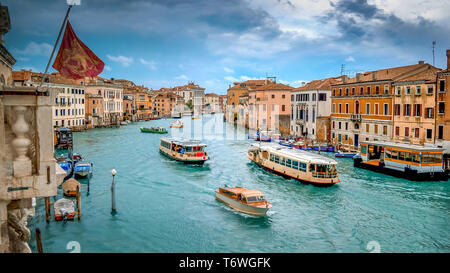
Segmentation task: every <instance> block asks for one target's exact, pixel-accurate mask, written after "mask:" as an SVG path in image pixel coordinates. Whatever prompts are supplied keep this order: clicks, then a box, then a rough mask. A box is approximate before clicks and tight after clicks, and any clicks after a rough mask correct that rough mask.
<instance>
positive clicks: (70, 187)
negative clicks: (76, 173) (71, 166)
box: [62, 178, 81, 197]
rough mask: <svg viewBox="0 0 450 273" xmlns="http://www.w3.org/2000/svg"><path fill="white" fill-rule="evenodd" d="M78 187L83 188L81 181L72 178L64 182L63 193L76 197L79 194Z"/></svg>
mask: <svg viewBox="0 0 450 273" xmlns="http://www.w3.org/2000/svg"><path fill="white" fill-rule="evenodd" d="M77 188H78V189H80V188H81V184H80V182H78V181H77V180H75V179H74V178H70V179H69V180H67V181H66V182H64V183H63V184H62V189H63V194H64V195H65V196H70V197H75V196H77Z"/></svg>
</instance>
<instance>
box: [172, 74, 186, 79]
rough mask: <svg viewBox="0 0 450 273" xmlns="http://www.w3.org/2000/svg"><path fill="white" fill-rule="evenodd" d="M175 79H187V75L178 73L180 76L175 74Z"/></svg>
mask: <svg viewBox="0 0 450 273" xmlns="http://www.w3.org/2000/svg"><path fill="white" fill-rule="evenodd" d="M175 79H176V80H188V77H187V76H186V75H184V74H183V75H180V76H177V77H175Z"/></svg>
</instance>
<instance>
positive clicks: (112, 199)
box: [111, 169, 117, 212]
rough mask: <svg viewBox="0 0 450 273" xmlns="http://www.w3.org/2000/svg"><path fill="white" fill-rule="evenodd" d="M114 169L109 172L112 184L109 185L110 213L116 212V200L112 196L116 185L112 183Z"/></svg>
mask: <svg viewBox="0 0 450 273" xmlns="http://www.w3.org/2000/svg"><path fill="white" fill-rule="evenodd" d="M116 173H117V172H116V169H112V170H111V174H112V184H111V211H112V212H115V211H116V198H115V195H114V191H115V185H116V183H115V182H114V176H116Z"/></svg>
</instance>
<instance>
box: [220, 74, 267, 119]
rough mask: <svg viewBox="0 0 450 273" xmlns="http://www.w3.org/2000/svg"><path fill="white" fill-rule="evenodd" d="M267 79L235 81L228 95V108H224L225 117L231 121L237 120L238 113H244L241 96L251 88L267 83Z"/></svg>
mask: <svg viewBox="0 0 450 273" xmlns="http://www.w3.org/2000/svg"><path fill="white" fill-rule="evenodd" d="M266 82H267V80H248V81H244V82H235V83H233V84H234V85H233V86H231V85H230V86H229V88H228V90H227V97H226V109H224V113H225V119H226V120H228V121H229V122H237V121H238V119H239V118H238V115H244V111H246V109H245V107H244V106H243V105H241V104H240V98H241V96H243V95H244V94H245V93H248V91H249V90H251V89H255V88H257V87H260V86H263V85H264V84H266Z"/></svg>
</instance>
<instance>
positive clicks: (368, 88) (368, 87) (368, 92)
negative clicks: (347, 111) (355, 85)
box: [367, 86, 370, 95]
mask: <svg viewBox="0 0 450 273" xmlns="http://www.w3.org/2000/svg"><path fill="white" fill-rule="evenodd" d="M367 95H370V86H367Z"/></svg>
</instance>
